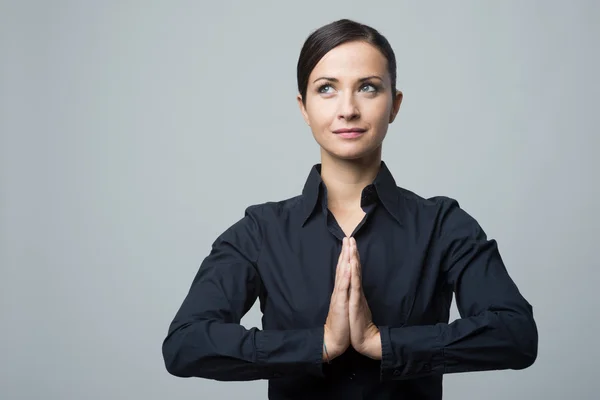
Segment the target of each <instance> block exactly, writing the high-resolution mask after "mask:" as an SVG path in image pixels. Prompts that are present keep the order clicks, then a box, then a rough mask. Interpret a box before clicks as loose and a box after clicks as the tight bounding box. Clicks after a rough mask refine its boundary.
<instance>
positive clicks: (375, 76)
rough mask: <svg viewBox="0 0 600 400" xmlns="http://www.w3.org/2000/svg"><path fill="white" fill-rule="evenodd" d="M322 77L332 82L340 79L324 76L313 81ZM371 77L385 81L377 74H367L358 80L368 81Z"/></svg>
mask: <svg viewBox="0 0 600 400" xmlns="http://www.w3.org/2000/svg"><path fill="white" fill-rule="evenodd" d="M321 79H323V80H327V81H331V82H339V79H337V78H332V77H329V76H322V77H320V78H317V79H315V80H314V81H313V83H316V82H317V81H320V80H321ZM369 79H379V80H380V81H383V79H382V78H381V77H380V76H377V75H371V76H365V77H364V78H360V79H359V80H358V81H359V82H364V81H368V80H369Z"/></svg>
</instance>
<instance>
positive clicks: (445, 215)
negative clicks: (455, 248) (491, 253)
mask: <svg viewBox="0 0 600 400" xmlns="http://www.w3.org/2000/svg"><path fill="white" fill-rule="evenodd" d="M398 196H399V198H400V205H401V207H402V208H404V210H405V211H406V212H407V213H408V214H409V215H411V216H417V217H418V219H420V220H421V221H422V222H427V223H429V224H433V228H434V230H435V231H437V232H438V234H439V235H441V236H445V235H452V234H460V235H469V236H472V235H475V236H479V235H480V234H482V233H483V230H482V228H481V226H480V225H479V223H478V222H477V220H476V219H475V218H474V217H473V216H472V215H471V214H469V213H468V212H467V211H466V210H465V209H464V208H463V207H461V205H460V203H459V201H458V200H457V199H456V198H454V197H450V196H447V195H435V196H431V197H424V196H421V195H419V194H417V193H415V192H413V191H410V190H408V189H405V188H402V187H398Z"/></svg>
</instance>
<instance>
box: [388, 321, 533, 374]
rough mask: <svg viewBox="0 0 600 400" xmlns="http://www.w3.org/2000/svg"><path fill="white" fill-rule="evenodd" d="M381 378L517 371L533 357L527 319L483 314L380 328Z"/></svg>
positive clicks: (530, 362)
mask: <svg viewBox="0 0 600 400" xmlns="http://www.w3.org/2000/svg"><path fill="white" fill-rule="evenodd" d="M380 331H381V347H382V364H381V367H382V370H381V372H382V379H408V378H416V377H419V376H427V375H431V374H447V373H455V372H467V371H485V370H500V369H523V368H526V367H528V366H530V365H531V364H532V363H533V362H534V360H535V358H536V356H537V337H538V336H537V328H536V325H535V322H534V321H533V318H532V317H531V316H530V315H526V314H516V313H513V312H510V311H493V310H491V311H486V312H484V313H482V314H481V315H478V316H474V317H470V318H463V319H459V320H456V321H454V322H452V323H450V324H444V323H440V324H436V325H428V326H409V327H401V328H390V327H380Z"/></svg>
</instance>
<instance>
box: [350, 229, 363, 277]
mask: <svg viewBox="0 0 600 400" xmlns="http://www.w3.org/2000/svg"><path fill="white" fill-rule="evenodd" d="M352 257H353V259H354V261H355V262H356V267H357V272H358V279H362V268H361V265H360V254H359V253H358V246H357V245H356V239H354V238H352Z"/></svg>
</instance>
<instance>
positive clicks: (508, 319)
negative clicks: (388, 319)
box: [380, 199, 538, 380]
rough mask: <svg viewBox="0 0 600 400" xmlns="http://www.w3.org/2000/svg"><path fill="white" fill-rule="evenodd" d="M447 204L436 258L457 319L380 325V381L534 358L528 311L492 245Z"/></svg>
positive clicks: (524, 363)
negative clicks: (398, 325) (432, 323)
mask: <svg viewBox="0 0 600 400" xmlns="http://www.w3.org/2000/svg"><path fill="white" fill-rule="evenodd" d="M445 205H446V206H445V207H444V211H443V212H442V214H441V215H442V218H441V220H440V221H441V222H440V223H439V231H440V235H439V238H438V240H439V243H440V246H439V248H440V249H441V251H438V250H434V251H433V253H435V257H437V260H438V262H439V264H440V266H441V276H442V277H443V278H444V279H445V281H446V284H447V285H448V286H450V287H452V288H453V290H454V293H455V296H456V304H457V308H458V310H459V313H460V317H461V318H459V319H457V320H455V321H453V322H452V323H449V324H447V323H438V324H435V325H427V326H405V327H380V332H381V344H382V362H381V379H382V380H399V379H411V378H417V377H421V376H428V375H432V374H445V373H455V372H468V371H484V370H500V369H524V368H527V367H529V366H530V365H532V364H533V363H534V361H535V359H536V357H537V348H538V331H537V327H536V323H535V321H534V318H533V309H532V306H531V305H530V304H529V303H528V302H527V301H526V300H525V298H524V297H523V296H522V295H521V293H520V292H519V289H518V288H517V286H516V285H515V283H514V282H513V280H512V279H511V277H510V276H509V274H508V272H507V270H506V268H505V265H504V263H503V261H502V259H501V257H500V254H499V251H498V246H497V243H496V241H495V240H489V239H488V238H487V236H486V234H485V232H484V231H483V229H482V228H481V227H480V226H479V224H478V223H477V222H476V220H475V219H474V218H472V217H471V216H470V215H469V214H467V213H466V212H465V211H464V210H462V209H461V208H460V207H459V205H458V203H457V202H456V201H455V200H453V199H447V200H446V201H445ZM437 253H439V254H437Z"/></svg>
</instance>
